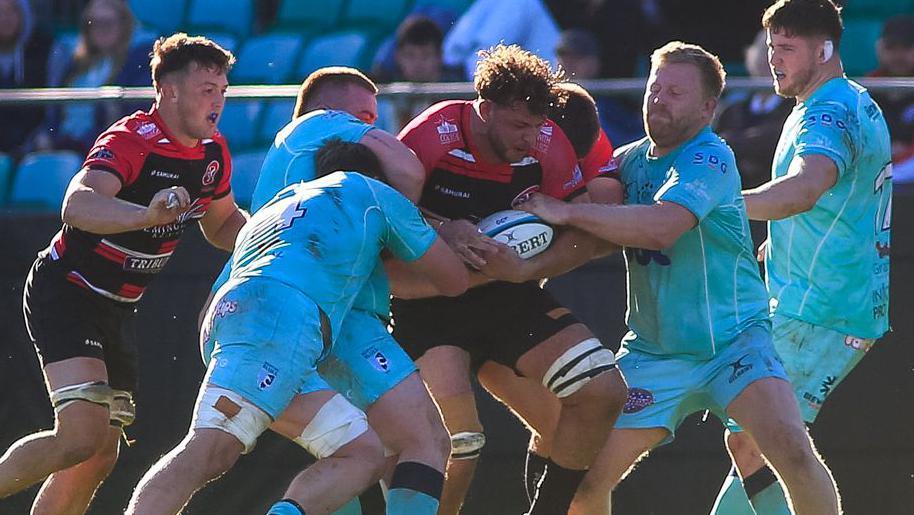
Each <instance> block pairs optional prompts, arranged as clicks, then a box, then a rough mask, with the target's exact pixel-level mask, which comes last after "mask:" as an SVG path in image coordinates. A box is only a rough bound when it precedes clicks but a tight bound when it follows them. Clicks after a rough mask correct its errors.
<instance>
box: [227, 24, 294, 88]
mask: <svg viewBox="0 0 914 515" xmlns="http://www.w3.org/2000/svg"><path fill="white" fill-rule="evenodd" d="M301 47H302V37H301V36H300V35H298V34H290V33H272V34H264V35H263V36H257V37H253V38H249V39H248V40H247V41H245V42H244V46H243V47H242V48H241V51H240V52H239V53H238V62H237V63H236V64H235V67H234V69H232V83H240V84H285V83H287V82H290V75H292V73H291V72H292V71H293V69H294V68H295V59H296V58H297V57H298V54H299V52H300V51H301ZM297 81H298V77H295V78H294V80H292V81H291V82H297Z"/></svg>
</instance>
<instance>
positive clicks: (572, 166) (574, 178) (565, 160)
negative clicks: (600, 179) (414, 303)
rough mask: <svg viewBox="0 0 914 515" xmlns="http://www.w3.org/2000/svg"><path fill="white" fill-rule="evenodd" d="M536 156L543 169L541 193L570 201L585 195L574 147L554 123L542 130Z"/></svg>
mask: <svg viewBox="0 0 914 515" xmlns="http://www.w3.org/2000/svg"><path fill="white" fill-rule="evenodd" d="M534 155H535V157H536V158H537V159H539V161H540V165H541V166H542V169H543V182H542V184H541V189H540V192H541V193H543V194H544V195H549V196H550V197H555V198H557V199H561V200H566V199H570V198H572V197H574V196H576V195H578V194H579V193H582V192H584V191H585V189H584V186H585V182H584V177H583V175H582V173H581V168H580V167H579V166H578V158H577V156H576V155H575V153H574V147H572V146H571V142H570V141H568V137H567V136H565V133H564V132H562V129H560V128H559V127H558V126H557V125H555V124H554V123H552V121H551V120H549V121H547V122H546V124H545V125H543V127H542V129H540V134H539V137H538V138H537V141H536V148H535V152H534Z"/></svg>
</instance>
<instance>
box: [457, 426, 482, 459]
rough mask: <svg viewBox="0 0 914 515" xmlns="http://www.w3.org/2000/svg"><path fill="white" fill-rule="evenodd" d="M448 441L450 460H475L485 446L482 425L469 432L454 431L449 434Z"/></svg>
mask: <svg viewBox="0 0 914 515" xmlns="http://www.w3.org/2000/svg"><path fill="white" fill-rule="evenodd" d="M449 440H450V452H451V459H452V460H475V459H476V458H479V455H480V454H482V448H483V447H485V445H486V435H485V433H483V432H482V425H479V426H478V427H477V428H473V429H472V430H470V431H455V432H453V433H451V435H450V438H449Z"/></svg>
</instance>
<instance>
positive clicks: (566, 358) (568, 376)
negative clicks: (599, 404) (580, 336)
mask: <svg viewBox="0 0 914 515" xmlns="http://www.w3.org/2000/svg"><path fill="white" fill-rule="evenodd" d="M613 368H616V356H615V355H614V354H613V352H612V351H611V350H609V349H607V348H606V347H604V346H603V344H602V343H600V340H598V339H596V338H588V339H586V340H584V341H582V342H580V343H578V344H577V345H575V346H573V347H571V348H570V349H568V350H567V351H565V353H564V354H562V355H561V356H559V357H558V359H556V360H555V362H554V363H552V366H550V367H549V370H547V371H546V374H545V375H544V376H543V386H545V387H546V388H548V389H549V390H550V391H552V393H554V394H555V395H556V396H558V397H559V398H560V399H562V398H565V397H568V396H569V395H571V394H573V393H575V392H577V391H578V390H580V389H581V388H583V387H584V385H586V384H587V383H589V382H590V380H591V379H593V378H594V377H596V376H598V375H600V374H602V373H603V372H606V371H608V370H612V369H613Z"/></svg>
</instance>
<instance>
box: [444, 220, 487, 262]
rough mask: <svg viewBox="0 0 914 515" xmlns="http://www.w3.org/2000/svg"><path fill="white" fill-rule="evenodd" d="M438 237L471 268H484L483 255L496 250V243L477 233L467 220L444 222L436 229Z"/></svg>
mask: <svg viewBox="0 0 914 515" xmlns="http://www.w3.org/2000/svg"><path fill="white" fill-rule="evenodd" d="M438 235H439V236H441V237H442V238H443V239H444V241H445V242H447V244H448V246H449V247H450V248H451V250H453V251H454V253H455V254H457V255H458V256H460V259H462V260H463V262H464V263H466V264H468V265H470V266H471V267H473V268H477V269H478V268H479V267H481V266H485V264H486V260H485V259H484V258H483V257H482V255H483V253H485V252H495V251H497V250H498V242H496V241H495V240H493V239H492V238H489V237H488V236H486V235H485V234H482V233H481V232H479V229H477V228H476V226H475V225H473V224H472V223H470V222H469V221H468V220H450V221H447V222H444V223H443V224H441V226H440V227H439V228H438Z"/></svg>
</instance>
